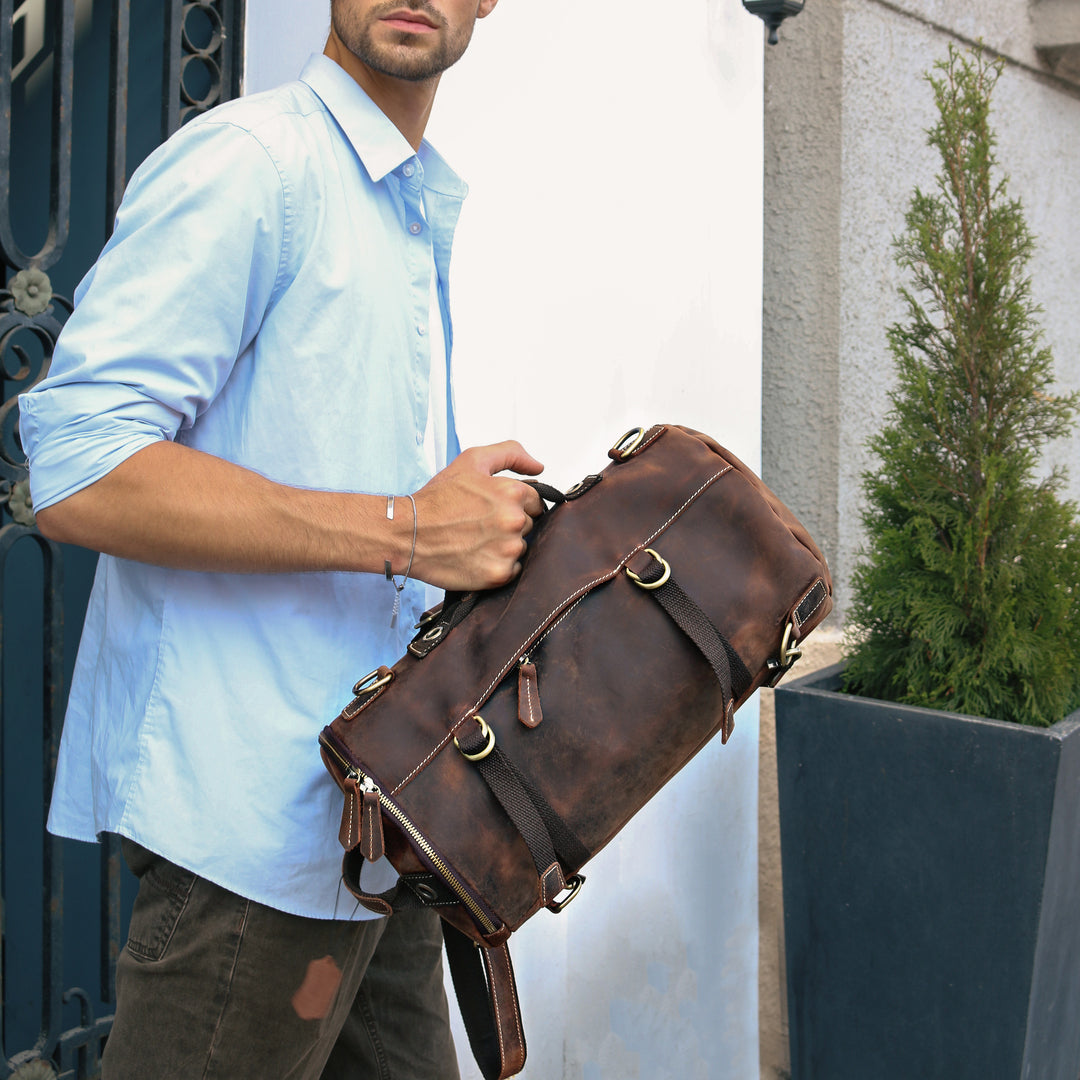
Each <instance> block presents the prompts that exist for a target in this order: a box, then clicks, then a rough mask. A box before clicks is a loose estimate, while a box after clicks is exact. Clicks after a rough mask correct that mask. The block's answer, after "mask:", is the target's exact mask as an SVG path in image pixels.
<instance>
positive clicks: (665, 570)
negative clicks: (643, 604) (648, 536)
mask: <svg viewBox="0 0 1080 1080" xmlns="http://www.w3.org/2000/svg"><path fill="white" fill-rule="evenodd" d="M645 554H646V555H651V556H652V557H653V558H654V559H655V560H656V561H657V562H658V563H659V564H660V567H661V573H660V576H659V577H658V578H657V579H656V580H655V581H646V580H645V579H644V578H642V577H639V576H638V575H637V574H635V573H634V571H633V570H631V569H630V567H629V566H628V567H626V576H627V577H628V578H629V579H630V580H631V581H632V582H633V583H634V584H635V585H637V587H638V588H639V589H648V590H649V591H650V592H651V591H652V590H653V589H659V588H660V587H661V586H663V585H666V584H667V583H668V580H669V579H670V578H671V564H670V563H669V562H668V561H667V559H664V558H661V557H660V556H659V555H658V554H657V553H656V552H655V551H653V549H652V548H646V549H645Z"/></svg>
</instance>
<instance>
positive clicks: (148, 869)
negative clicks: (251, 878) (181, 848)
mask: <svg viewBox="0 0 1080 1080" xmlns="http://www.w3.org/2000/svg"><path fill="white" fill-rule="evenodd" d="M120 848H121V850H122V851H123V853H124V859H125V860H126V862H127V864H128V866H129V867H130V868H131V872H132V873H133V874H135V876H136V877H137V878H138V879H139V892H138V894H137V895H136V897H135V906H134V907H133V908H132V911H131V924H130V926H129V929H128V940H127V949H128V952H130V953H131V955H132V956H133V957H135V958H136V959H138V960H160V959H161V958H162V957H163V956H164V955H165V952H166V950H167V949H168V947H169V942H170V941H171V940H172V936H173V933H174V932H175V930H176V927H177V925H178V924H179V922H180V919H181V917H182V916H183V914H184V909H185V908H186V907H187V903H188V899H189V898H190V896H191V890H192V887H193V886H194V884H195V880H196V875H195V874H194V873H192V872H191V871H190V870H185V869H183V867H180V866H177V865H176V864H175V863H171V862H169V860H168V859H165V858H162V857H161V856H160V855H155V854H154V853H153V852H152V851H148V850H147V849H146V848H144V847H142V846H141V845H140V844H136V843H135V842H134V841H133V840H128V839H127V838H126V837H123V838H121V841H120Z"/></svg>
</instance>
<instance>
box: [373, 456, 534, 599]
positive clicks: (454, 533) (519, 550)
mask: <svg viewBox="0 0 1080 1080" xmlns="http://www.w3.org/2000/svg"><path fill="white" fill-rule="evenodd" d="M504 469H510V470H512V471H514V472H517V473H523V474H524V475H526V476H536V475H538V474H539V473H541V472H542V471H543V469H544V466H543V465H541V464H540V462H539V461H537V460H536V458H534V457H532V456H531V455H530V454H528V453H526V452H525V450H524V448H523V447H522V446H521V445H520V444H519V443H516V442H512V441H511V442H502V443H496V444H495V445H493V446H477V447H473V448H472V449H470V450H466V451H464V452H463V453H462V454H461V455H460V456H459V457H458V458H456V459H455V460H454V461H452V462H451V463H450V464H449V465H448V466H447V467H446V468H445V469H443V470H442V472H440V473H439V474H438V475H437V476H435V477H433V478H432V479H431V480H430V481H429V482H428V483H427V484H425V485H424V487H422V488H421V489H420V490H419V491H418V492H417V493H416V495H415V499H416V517H417V534H416V556H415V558H414V559H413V569H412V573H413V576H414V577H418V578H420V579H421V580H423V581H427V582H430V583H431V584H432V585H438V586H440V587H441V588H444V589H456V590H467V589H489V588H494V587H495V586H498V585H505V584H506V583H507V582H508V581H511V580H513V578H515V577H516V576H517V575H518V574H519V573H521V558H522V556H523V555H524V554H525V537H526V536H528V534H529V531H530V530H531V529H532V526H533V519H534V518H536V517H539V516H540V514H542V513H543V511H544V504H543V502H542V501H541V499H540V496H539V495H537V493H536V492H535V491H534V490H533V489H532V488H531V487H529V486H528V485H527V484H523V483H521V481H520V480H514V479H512V478H510V477H505V476H496V475H495V474H496V473H500V472H502V471H503V470H504ZM403 517H404V515H403ZM394 569H395V570H397V571H398V572H400V571H402V570H403V569H404V567H403V566H402V567H398V566H395V568H394Z"/></svg>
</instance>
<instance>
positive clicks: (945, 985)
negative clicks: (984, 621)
mask: <svg viewBox="0 0 1080 1080" xmlns="http://www.w3.org/2000/svg"><path fill="white" fill-rule="evenodd" d="M840 670H841V669H840V667H839V666H835V667H831V668H827V669H825V670H824V671H821V672H818V673H817V674H815V675H812V676H809V677H807V678H805V679H800V680H798V681H796V682H792V683H790V684H788V685H784V686H781V687H779V688H778V689H777V691H776V741H777V761H778V780H779V796H780V836H781V852H782V859H783V875H784V931H785V937H786V953H787V981H788V1007H789V1027H790V1033H791V1075H792V1080H969V1078H970V1080H1077V1076H1080V712H1076V713H1073V714H1072V715H1071V716H1069V717H1067V718H1066V719H1065V720H1063V721H1061V723H1059V724H1055V725H1054V726H1053V727H1051V728H1048V729H1034V728H1025V727H1020V726H1018V725H1014V724H1007V723H1003V722H1000V721H995V720H981V719H976V718H973V717H968V716H960V715H957V714H955V713H944V712H937V711H934V710H930V709H917V708H911V707H908V706H903V705H893V704H890V703H888V702H883V701H874V700H871V699H868V698H860V697H856V696H853V695H848V694H841V693H839V692H838V691H839V675H840Z"/></svg>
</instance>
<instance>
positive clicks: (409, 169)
mask: <svg viewBox="0 0 1080 1080" xmlns="http://www.w3.org/2000/svg"><path fill="white" fill-rule="evenodd" d="M401 171H402V172H403V173H404V174H405V175H406V176H412V174H413V173H414V172H416V169H414V168H413V164H412V162H411V161H410V162H408V163H406V164H405V165H403V166H402V169H401Z"/></svg>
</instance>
